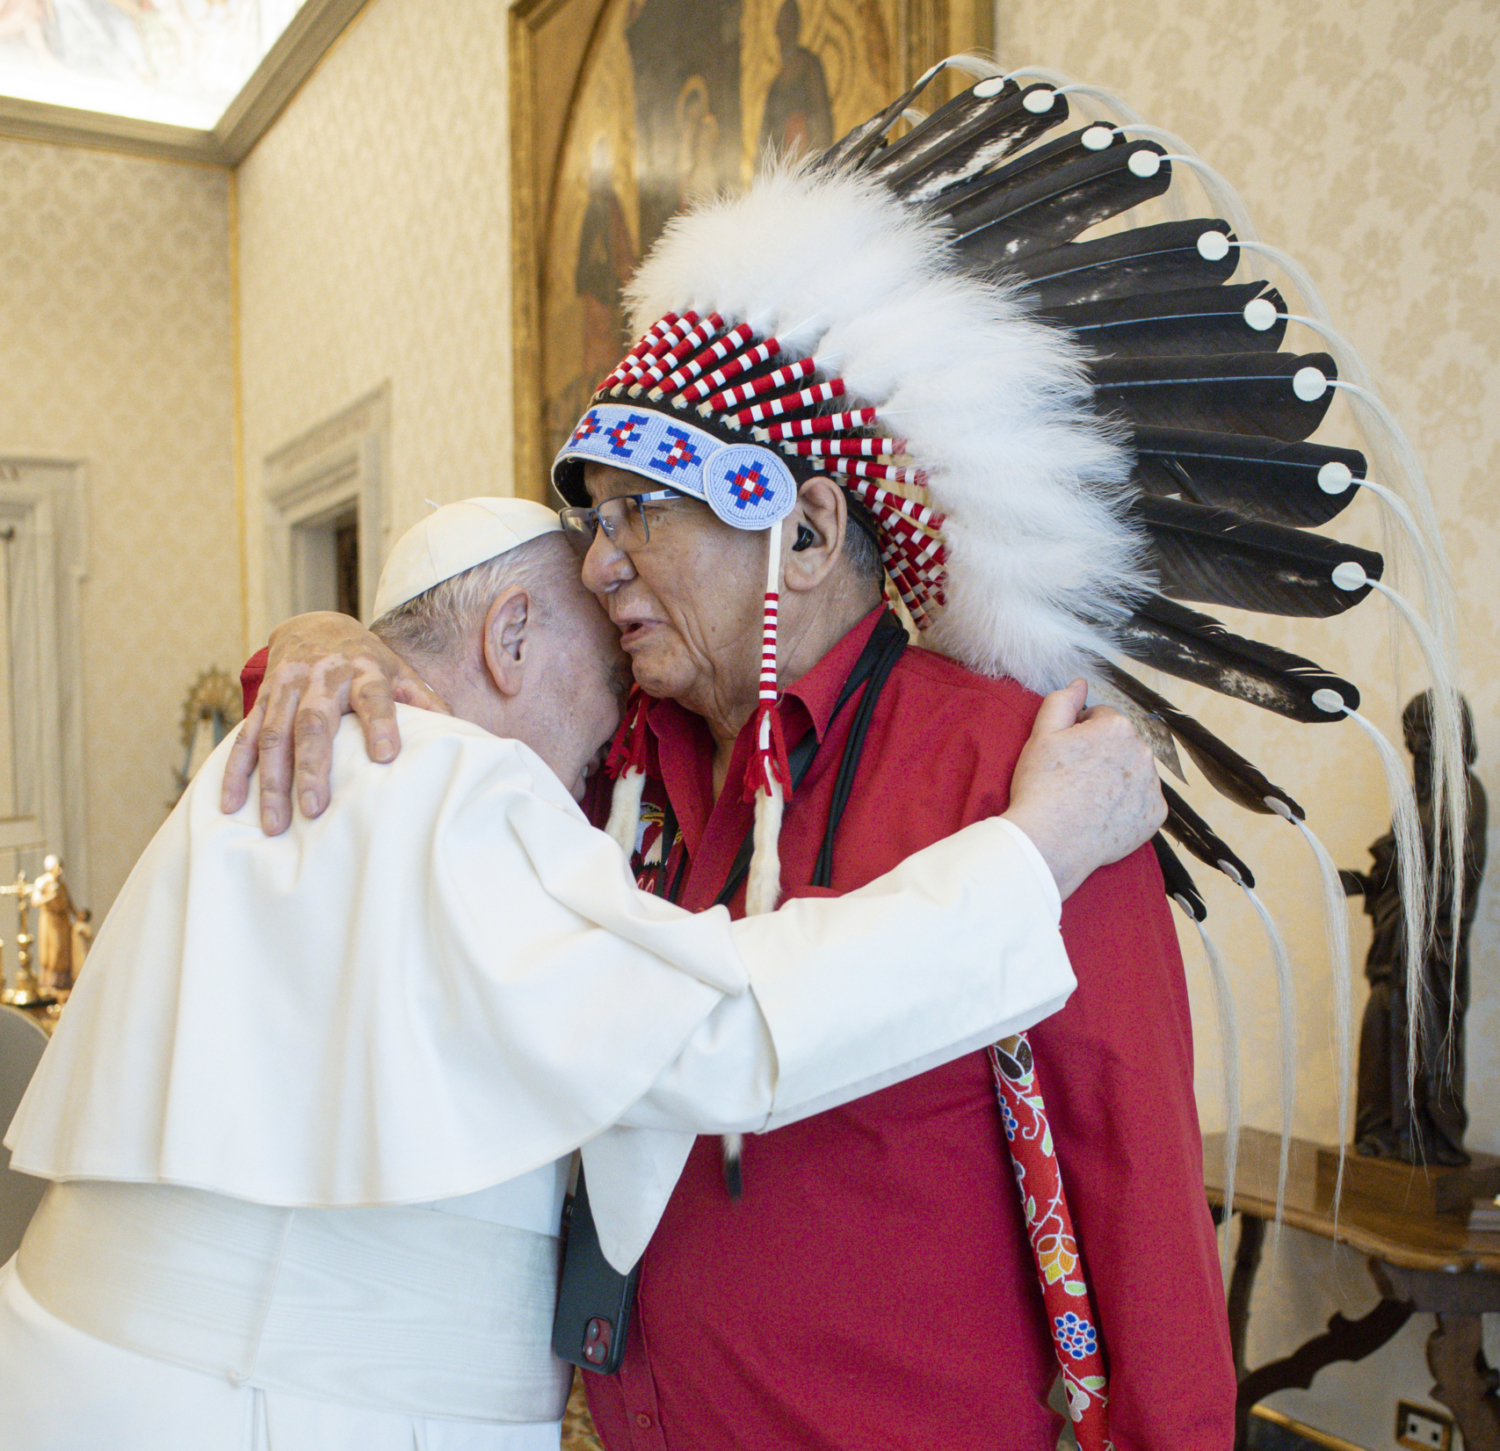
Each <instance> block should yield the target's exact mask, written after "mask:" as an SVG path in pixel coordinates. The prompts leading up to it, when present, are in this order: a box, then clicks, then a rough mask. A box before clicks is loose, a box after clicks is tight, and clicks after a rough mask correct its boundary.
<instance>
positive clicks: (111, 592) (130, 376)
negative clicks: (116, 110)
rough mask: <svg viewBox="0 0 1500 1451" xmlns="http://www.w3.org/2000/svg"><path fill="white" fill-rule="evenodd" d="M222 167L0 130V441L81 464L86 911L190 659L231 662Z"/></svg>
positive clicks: (144, 813) (159, 769)
mask: <svg viewBox="0 0 1500 1451" xmlns="http://www.w3.org/2000/svg"><path fill="white" fill-rule="evenodd" d="M228 198H229V176H228V174H227V173H225V172H224V171H222V170H218V169H213V168H207V167H199V166H189V165H183V164H178V163H173V162H163V161H147V160H142V159H138V158H134V157H126V156H116V155H109V154H106V153H103V152H96V151H90V150H85V149H83V148H77V147H65V146H53V145H47V144H42V143H34V142H25V141H7V140H0V205H3V216H4V221H3V224H0V457H4V456H11V457H14V456H16V455H36V456H41V457H47V458H55V459H65V460H79V461H82V463H83V464H84V465H85V471H86V478H87V483H88V497H87V501H86V506H87V514H88V537H89V540H90V554H89V558H88V560H87V571H88V572H87V577H86V578H85V580H84V581H83V584H82V589H81V595H82V603H81V609H82V616H83V618H82V641H83V652H82V655H83V658H82V669H83V690H84V732H85V740H84V746H85V751H84V754H85V760H86V772H87V776H88V789H87V802H88V813H87V814H88V837H89V840H88V856H89V860H90V880H89V881H88V882H87V883H86V884H84V883H79V886H78V887H77V888H75V892H76V893H77V894H78V895H79V898H80V901H81V902H82V903H83V904H84V905H87V906H90V907H92V909H93V910H94V913H95V916H96V919H97V917H98V916H100V915H101V914H102V913H103V911H104V910H105V909H106V908H107V907H108V906H109V904H110V902H111V901H112V900H113V898H114V895H115V893H116V892H117V891H118V890H119V887H120V884H121V883H122V882H123V881H124V879H125V876H126V874H127V873H128V872H129V871H130V868H131V866H132V865H133V864H134V862H135V859H136V857H137V856H138V855H139V854H140V852H141V849H142V848H143V847H144V846H145V845H146V843H147V841H149V840H150V838H151V835H152V833H154V832H155V830H156V829H157V827H158V826H160V825H161V823H162V821H163V820H164V819H165V817H166V813H167V810H168V807H169V804H170V803H171V801H172V800H173V798H174V795H175V781H174V777H173V770H174V768H175V767H178V766H180V765H181V764H182V753H181V747H180V745H179V744H178V715H179V712H180V710H181V708H182V702H183V699H184V697H185V696H186V694H187V691H188V689H189V687H190V686H191V685H192V684H193V681H194V679H195V677H196V676H197V674H198V672H199V671H200V670H202V669H204V668H205V667H207V666H209V665H213V664H219V665H222V666H224V667H225V668H228V669H234V670H237V669H238V666H239V663H240V659H241V656H240V654H239V649H240V638H241V630H242V626H241V622H240V603H239V589H238V579H239V550H238V527H239V526H238V520H237V518H236V516H235V508H234V463H233V457H234V455H233V437H234V433H233V396H234V395H233V349H232V346H231V334H230V287H229V203H228Z"/></svg>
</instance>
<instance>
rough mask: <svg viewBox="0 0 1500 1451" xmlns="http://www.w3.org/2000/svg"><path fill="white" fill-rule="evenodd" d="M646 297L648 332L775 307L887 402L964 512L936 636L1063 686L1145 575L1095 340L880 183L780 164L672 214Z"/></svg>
mask: <svg viewBox="0 0 1500 1451" xmlns="http://www.w3.org/2000/svg"><path fill="white" fill-rule="evenodd" d="M630 298H631V304H632V307H633V309H634V315H635V319H636V323H637V326H638V328H644V327H645V326H647V325H649V324H650V323H651V322H653V321H655V319H656V318H658V317H660V316H661V315H662V314H663V313H666V312H669V311H680V310H681V309H682V308H683V307H684V306H685V305H687V304H688V303H689V302H691V303H692V305H693V306H695V307H696V309H697V310H698V311H699V312H704V311H707V310H713V311H717V312H720V313H721V314H723V316H724V317H725V318H726V319H730V318H733V319H742V318H746V317H750V316H761V317H764V316H769V317H770V318H772V319H774V322H773V327H774V328H775V329H776V330H777V333H778V336H779V337H781V338H782V341H783V342H788V343H789V342H791V341H792V340H793V339H795V341H796V344H797V348H796V351H799V352H802V353H807V352H811V351H816V352H817V353H818V354H820V355H831V356H837V357H838V358H839V359H840V360H841V369H840V372H841V376H842V377H843V379H844V381H845V382H846V384H847V385H848V387H849V390H850V393H849V397H848V400H847V401H844V400H841V402H840V406H858V405H860V404H873V405H875V406H876V407H877V408H879V410H880V413H881V417H882V421H883V423H884V424H885V426H887V427H888V428H889V429H890V430H891V431H892V432H895V433H898V434H899V435H900V436H901V437H904V438H906V439H908V440H909V441H910V452H911V455H912V458H913V462H914V463H915V465H916V466H917V467H918V468H920V469H923V470H924V471H925V472H926V474H927V489H928V492H929V494H930V496H931V499H932V502H933V505H934V507H936V508H937V509H939V510H941V511H942V512H943V513H944V514H945V515H946V516H947V525H946V528H945V529H944V531H943V532H944V537H945V539H946V541H947V545H948V581H947V587H946V596H947V602H946V606H945V608H944V609H943V610H942V611H941V613H940V615H939V616H938V618H937V620H936V623H935V625H934V628H933V629H932V630H931V632H930V634H929V642H930V643H931V644H932V645H933V647H934V648H936V649H938V650H940V651H942V652H943V653H944V654H947V655H950V656H952V657H953V658H954V659H956V660H959V661H961V662H962V663H963V664H965V665H968V666H970V667H971V668H973V669H976V670H980V671H983V672H984V673H986V674H991V675H1001V674H1003V675H1011V676H1014V677H1015V678H1016V679H1017V680H1020V681H1021V682H1022V683H1023V684H1025V685H1028V686H1030V687H1032V688H1033V689H1035V690H1039V691H1046V690H1051V689H1055V688H1056V687H1058V686H1060V685H1063V684H1066V683H1067V681H1069V680H1071V679H1073V678H1075V677H1076V676H1077V675H1079V674H1082V673H1086V672H1087V670H1088V668H1089V662H1090V658H1091V657H1094V656H1098V655H1099V654H1101V653H1103V652H1104V651H1105V649H1106V648H1107V647H1108V645H1109V643H1110V636H1111V625H1112V624H1113V622H1114V621H1115V620H1116V619H1118V617H1119V616H1120V615H1121V614H1122V613H1123V612H1124V611H1125V609H1126V608H1127V607H1128V603H1129V601H1130V600H1131V599H1132V598H1134V597H1135V596H1137V595H1138V594H1139V593H1140V592H1141V591H1142V590H1143V589H1145V588H1146V587H1147V580H1146V578H1145V575H1144V572H1143V570H1142V567H1141V563H1140V561H1141V548H1140V544H1139V541H1138V538H1137V536H1136V534H1135V532H1134V531H1133V529H1132V528H1131V526H1130V525H1129V524H1128V523H1127V522H1126V521H1125V517H1124V506H1125V499H1126V481H1127V479H1128V477H1129V469H1130V464H1129V458H1128V455H1127V452H1126V450H1125V449H1124V448H1123V447H1122V446H1121V444H1120V442H1119V440H1118V438H1117V437H1116V435H1115V434H1114V433H1113V432H1112V431H1111V429H1110V428H1109V427H1108V426H1107V425H1105V424H1103V423H1102V422H1100V421H1099V420H1098V419H1097V418H1096V416H1095V414H1094V412H1093V406H1092V401H1091V390H1090V388H1089V385H1088V382H1087V379H1086V376H1085V373H1084V367H1083V354H1082V353H1081V352H1080V350H1079V349H1078V348H1077V347H1076V346H1075V345H1074V344H1073V343H1072V342H1071V341H1070V340H1069V339H1068V338H1066V337H1065V336H1064V335H1063V334H1062V333H1061V332H1060V331H1059V330H1058V329H1056V328H1051V327H1048V326H1045V325H1044V324H1042V323H1039V322H1037V321H1035V320H1033V319H1032V317H1031V316H1030V315H1029V313H1028V311H1027V308H1026V306H1025V304H1024V303H1023V302H1022V301H1021V299H1020V297H1019V295H1018V293H1017V292H1016V291H1015V290H1014V289H1013V288H1011V287H1010V286H1009V285H1007V284H1004V283H1001V282H996V281H993V280H987V279H984V278H981V277H976V276H974V275H973V274H972V273H968V272H966V271H965V270H964V269H963V268H961V267H959V266H957V265H955V263H954V262H953V260H952V257H951V254H950V250H949V245H948V239H947V236H946V234H945V233H944V231H943V230H942V228H941V227H939V226H937V225H935V224H933V223H931V222H929V221H926V220H924V219H923V218H922V217H921V216H920V215H918V214H917V213H916V212H915V211H913V210H912V209H911V208H909V207H907V206H905V205H903V204H902V203H901V202H899V201H897V200H895V199H894V198H893V197H891V196H890V194H889V193H888V192H886V191H885V190H884V189H883V188H882V187H881V186H880V185H879V184H878V183H874V182H869V181H864V180H861V179H859V178H857V177H850V176H846V175H822V174H812V173H809V172H808V171H807V170H806V168H803V167H797V166H781V167H779V168H776V169H773V170H771V171H770V172H768V173H767V174H765V175H763V176H762V177H761V178H760V179H759V180H758V181H757V182H756V183H755V184H754V185H753V186H752V187H751V189H750V190H749V192H747V193H746V194H745V195H744V196H741V197H737V198H734V199H731V200H722V201H717V202H711V203H708V204H706V205H704V206H702V207H700V208H699V209H697V210H696V211H693V212H690V213H688V214H686V215H684V216H681V217H678V218H677V219H675V220H674V221H673V222H672V223H670V224H669V225H668V227H667V230H666V231H665V232H664V233H663V235H662V238H661V240H660V241H659V242H658V243H657V245H656V247H655V249H654V250H653V251H652V253H651V255H650V256H649V257H648V258H647V259H646V261H645V262H644V263H643V264H642V266H641V268H640V270H639V272H638V273H637V274H636V277H635V280H634V282H633V284H632V286H631V292H630ZM886 420H888V422H886Z"/></svg>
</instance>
